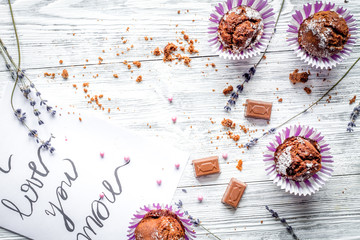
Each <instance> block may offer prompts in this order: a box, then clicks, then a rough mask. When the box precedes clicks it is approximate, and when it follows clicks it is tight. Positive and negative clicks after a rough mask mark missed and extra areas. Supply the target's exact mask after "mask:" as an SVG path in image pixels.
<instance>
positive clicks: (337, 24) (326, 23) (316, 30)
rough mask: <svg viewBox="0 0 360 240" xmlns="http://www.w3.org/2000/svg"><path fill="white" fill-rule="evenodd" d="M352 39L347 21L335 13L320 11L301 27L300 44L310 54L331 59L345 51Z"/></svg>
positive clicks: (307, 19)
mask: <svg viewBox="0 0 360 240" xmlns="http://www.w3.org/2000/svg"><path fill="white" fill-rule="evenodd" d="M349 38H350V34H349V27H348V25H347V23H346V21H345V19H344V18H343V17H342V16H341V15H340V14H338V13H337V12H335V11H320V12H317V13H315V14H313V15H310V16H309V17H308V18H306V19H305V20H304V21H303V22H302V23H301V25H300V28H299V32H298V42H299V45H300V46H301V48H303V49H304V50H305V51H306V52H307V53H308V54H310V55H312V56H315V57H321V58H324V57H330V56H332V55H334V54H337V53H339V52H340V51H341V50H343V49H344V46H345V44H346V43H347V41H348V40H349Z"/></svg>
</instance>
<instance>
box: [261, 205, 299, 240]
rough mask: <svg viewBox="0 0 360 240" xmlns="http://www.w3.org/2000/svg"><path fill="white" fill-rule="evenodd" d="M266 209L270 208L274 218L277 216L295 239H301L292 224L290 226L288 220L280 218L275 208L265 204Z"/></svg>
mask: <svg viewBox="0 0 360 240" xmlns="http://www.w3.org/2000/svg"><path fill="white" fill-rule="evenodd" d="M265 208H266V210H268V211H269V212H270V213H271V216H272V217H273V218H275V219H276V220H279V221H280V222H281V223H282V224H284V225H285V226H286V229H287V231H288V232H289V233H290V234H291V236H292V237H293V238H294V239H295V240H299V238H298V237H297V236H296V234H295V232H294V229H293V228H292V226H290V225H289V224H288V222H287V221H286V219H285V218H280V217H279V214H278V213H277V212H275V211H274V210H272V209H270V208H269V207H268V206H265Z"/></svg>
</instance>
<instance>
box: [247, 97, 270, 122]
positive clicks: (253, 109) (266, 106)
mask: <svg viewBox="0 0 360 240" xmlns="http://www.w3.org/2000/svg"><path fill="white" fill-rule="evenodd" d="M271 109H272V103H270V102H262V101H256V100H250V99H247V100H246V104H245V117H251V118H261V119H265V120H270V117H271Z"/></svg>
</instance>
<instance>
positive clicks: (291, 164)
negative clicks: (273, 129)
mask: <svg viewBox="0 0 360 240" xmlns="http://www.w3.org/2000/svg"><path fill="white" fill-rule="evenodd" d="M274 162H275V167H276V171H277V172H278V174H280V175H281V176H282V177H286V178H287V179H289V180H294V181H297V182H302V181H305V180H307V179H309V178H310V177H312V176H313V175H314V174H315V173H317V172H318V171H320V169H321V153H320V147H319V145H318V143H317V142H316V141H314V140H311V139H308V138H304V137H300V136H297V137H290V138H287V139H285V141H284V142H283V143H282V144H280V145H279V146H278V147H277V148H276V151H275V153H274Z"/></svg>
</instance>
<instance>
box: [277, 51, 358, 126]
mask: <svg viewBox="0 0 360 240" xmlns="http://www.w3.org/2000/svg"><path fill="white" fill-rule="evenodd" d="M359 60H360V57H359V58H358V59H357V60H356V61H355V62H354V63H353V64H352V65H351V67H350V68H349V69H348V70H347V71H346V73H345V74H344V75H343V76H342V77H341V78H340V79H339V80H338V81H337V82H336V83H335V84H334V85H333V86H332V87H331V88H330V89H329V90H327V91H326V93H324V94H323V95H322V96H321V97H320V98H319V99H318V100H317V101H316V102H314V103H313V104H311V105H310V106H309V107H307V108H306V109H304V110H303V111H301V112H299V113H298V114H296V115H294V116H293V117H291V118H289V119H288V120H286V121H285V122H283V123H282V124H280V125H279V126H277V127H276V128H280V127H282V126H284V125H285V124H287V123H288V122H290V121H291V120H293V119H295V118H297V117H298V116H300V115H301V114H303V113H305V112H307V111H308V110H309V109H311V108H312V107H313V106H315V105H316V104H318V103H319V102H320V101H321V100H323V99H324V97H326V96H327V95H328V94H329V93H330V92H331V91H332V90H333V89H334V88H335V87H336V86H337V85H338V84H339V83H340V82H341V81H342V80H343V79H344V78H345V77H346V75H348V73H349V72H350V71H351V69H352V68H353V67H354V66H355V65H356V64H357V63H358V62H359Z"/></svg>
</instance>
